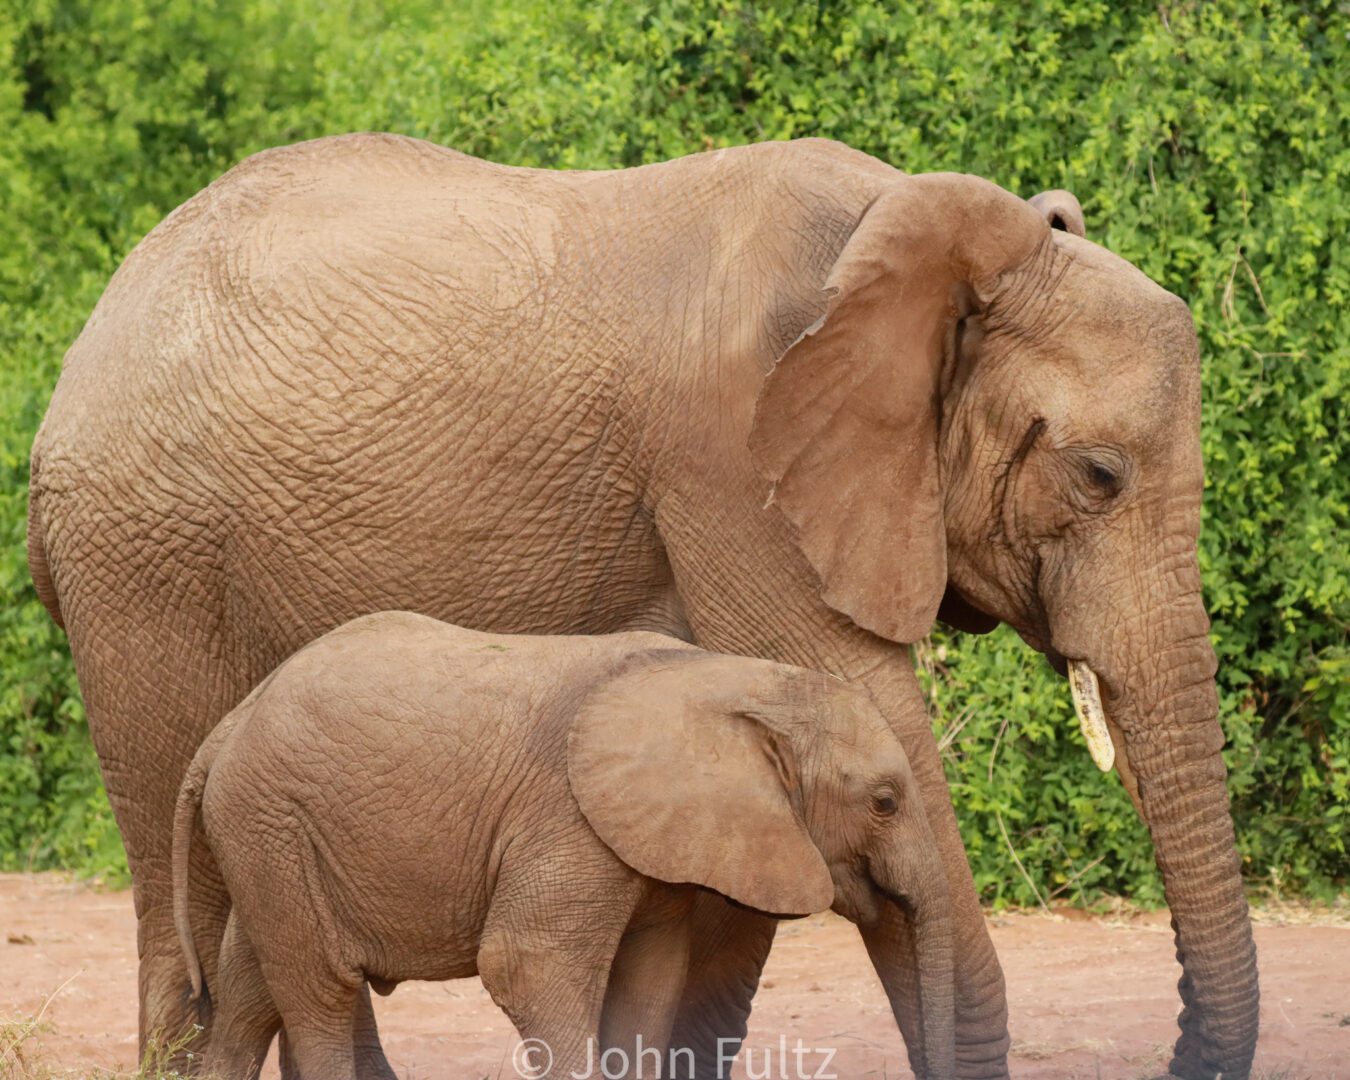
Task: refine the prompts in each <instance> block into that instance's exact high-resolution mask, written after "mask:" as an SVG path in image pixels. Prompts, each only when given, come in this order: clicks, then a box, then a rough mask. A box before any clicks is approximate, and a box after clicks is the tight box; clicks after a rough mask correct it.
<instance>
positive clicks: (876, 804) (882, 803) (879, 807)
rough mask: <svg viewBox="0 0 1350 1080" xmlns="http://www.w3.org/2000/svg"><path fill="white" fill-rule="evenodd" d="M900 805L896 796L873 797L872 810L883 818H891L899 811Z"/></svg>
mask: <svg viewBox="0 0 1350 1080" xmlns="http://www.w3.org/2000/svg"><path fill="white" fill-rule="evenodd" d="M899 808H900V807H899V804H898V803H896V801H895V796H894V795H873V796H872V810H873V812H874V813H877V814H880V815H881V816H882V817H890V816H891V815H892V814H894V813H895V812H896V810H898V809H899Z"/></svg>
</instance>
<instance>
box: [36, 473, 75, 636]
mask: <svg viewBox="0 0 1350 1080" xmlns="http://www.w3.org/2000/svg"><path fill="white" fill-rule="evenodd" d="M41 500H42V488H41V485H40V484H39V482H38V457H37V455H36V454H34V455H33V460H32V463H31V464H30V466H29V480H28V576H29V577H31V578H32V579H33V587H34V588H35V589H36V590H37V594H38V599H39V600H41V601H42V606H43V607H45V608H46V609H47V614H49V615H50V616H51V617H52V621H53V622H54V623H56V625H57V626H59V627H60V628H61V629H62V630H64V629H65V628H66V620H65V619H64V617H62V615H61V602H60V601H59V600H58V599H57V596H56V584H55V582H53V581H52V571H51V567H50V566H49V565H48V564H47V541H46V537H45V536H44V535H43V526H42V506H41Z"/></svg>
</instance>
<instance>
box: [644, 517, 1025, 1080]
mask: <svg viewBox="0 0 1350 1080" xmlns="http://www.w3.org/2000/svg"><path fill="white" fill-rule="evenodd" d="M701 505H702V503H701V502H699V503H695V502H693V501H691V502H689V503H686V502H685V501H684V500H683V499H681V498H672V499H671V500H670V502H669V503H668V504H667V507H666V508H664V510H663V513H662V514H660V515H658V525H659V526H660V528H661V533H662V536H663V539H664V540H665V542H666V546H667V552H668V554H669V556H670V561H671V566H672V568H673V570H674V572H675V580H676V586H677V588H678V590H679V594H680V598H681V600H682V602H683V604H684V609H685V612H686V615H687V618H688V622H689V626H690V628H691V630H692V636H693V639H694V641H695V643H696V644H698V645H700V646H702V647H704V648H707V649H715V650H718V651H721V652H728V653H738V654H741V655H746V656H760V657H764V658H765V659H769V660H776V661H779V662H781V663H788V664H798V665H800V666H802V667H807V668H813V669H815V670H818V671H827V672H830V673H832V674H835V675H838V676H840V677H841V678H845V679H852V680H856V681H858V682H862V683H864V684H865V685H866V686H867V687H868V689H869V690H870V691H871V693H872V696H873V697H874V699H875V700H876V703H877V705H878V706H879V707H880V708H881V710H882V712H883V713H884V714H885V715H886V717H887V718H888V719H889V720H890V722H891V725H892V727H893V728H894V729H895V731H896V732H897V734H898V735H899V737H900V739H901V741H902V742H903V743H904V747H905V751H906V753H907V754H908V756H909V760H910V764H911V766H912V767H913V770H914V775H915V777H916V779H917V780H918V782H919V785H920V788H921V789H922V791H923V798H924V806H925V809H926V811H927V814H928V819H929V822H930V824H931V826H932V830H933V835H934V837H935V839H936V841H937V844H938V847H939V849H940V852H941V855H942V861H943V865H944V867H945V868H946V871H947V880H948V885H949V890H950V894H951V901H952V908H953V926H952V930H953V935H954V937H955V941H956V950H957V951H956V957H955V966H956V1050H957V1074H958V1075H959V1076H961V1077H964V1078H996V1077H1004V1076H1007V1075H1008V1062H1007V1057H1008V1045H1009V1039H1008V1006H1007V998H1006V995H1005V990H1004V984H1003V971H1002V968H1001V967H1000V966H999V962H998V957H997V955H996V954H995V952H994V945H993V942H992V941H991V940H990V937H989V930H988V927H987V926H986V925H985V921H984V914H983V912H981V910H980V905H979V898H978V896H977V895H976V892H975V883H974V879H973V877H972V876H971V872H970V864H969V863H968V862H967V860H966V852H965V846H964V844H963V843H962V841H961V834H960V831H959V829H958V828H957V824H956V815H955V813H954V812H953V809H952V801H951V794H950V792H949V791H948V789H947V781H946V777H945V776H944V775H943V770H942V762H941V760H940V758H939V755H938V750H937V742H936V740H935V739H934V738H933V732H932V726H931V722H930V720H929V717H928V710H927V707H926V705H925V703H924V700H923V694H922V692H921V691H920V689H919V684H918V679H917V677H916V676H915V674H914V668H913V663H912V661H911V659H910V657H909V651H908V649H907V648H906V647H905V646H902V645H896V644H894V643H891V642H888V641H885V640H883V639H881V638H878V637H876V636H875V635H872V634H869V633H868V632H866V631H864V630H862V629H860V628H859V627H857V626H856V625H854V624H853V623H852V622H850V621H849V620H848V619H847V618H846V617H844V616H843V615H841V614H839V613H838V612H835V611H832V610H831V609H829V608H828V607H826V606H825V604H824V603H823V602H822V601H821V600H820V597H819V584H818V582H817V580H816V578H815V576H814V574H813V572H812V571H811V569H810V568H809V567H808V566H807V565H806V563H805V561H804V560H803V559H802V557H801V555H800V554H799V553H798V552H797V550H796V549H795V547H793V546H792V544H791V541H790V539H789V538H788V537H787V536H786V533H785V531H784V528H785V527H780V525H781V523H779V524H774V523H773V522H772V520H771V519H766V517H765V515H762V514H760V513H759V512H758V507H757V506H756V507H754V508H749V507H747V508H743V509H742V510H741V511H740V512H736V511H731V512H726V511H723V512H722V513H721V514H720V516H719V517H718V518H717V519H716V521H715V523H712V522H710V521H709V514H708V513H706V512H702V510H701ZM882 929H883V932H885V933H887V934H888V936H889V938H890V943H889V945H888V946H886V948H884V949H882V950H881V951H882V952H885V953H889V954H890V955H892V956H895V957H897V961H896V962H897V964H899V963H900V962H901V961H902V960H903V958H904V956H905V955H907V954H908V949H907V948H906V943H907V941H908V935H907V928H905V927H902V926H890V927H883V928H882ZM770 936H771V930H768V928H766V934H765V941H766V950H765V951H767V940H768V938H769V937H770ZM874 959H875V951H874ZM762 964H763V956H762V955H760V956H758V957H756V956H755V955H754V954H753V951H750V950H747V951H746V953H745V955H744V956H743V957H742V958H741V959H740V961H739V963H738V965H737V966H738V969H739V970H738V978H739V980H740V982H741V985H742V986H744V987H746V988H747V989H748V992H749V993H753V989H754V986H755V985H756V984H757V982H758V978H759V969H760V967H761V966H762ZM879 973H880V971H879ZM903 974H904V976H905V978H903V979H902V980H901V982H902V983H903V984H904V986H905V987H907V990H908V992H904V991H903V990H902V991H901V992H899V993H896V994H893V995H892V1000H891V1004H892V1007H893V1009H894V1011H895V1013H896V1018H897V1021H898V1022H899V1024H900V1027H901V1030H902V1032H903V1034H904V1037H905V1044H906V1048H907V1050H908V1051H909V1054H910V1057H911V1061H912V1062H913V1063H914V1064H915V1066H916V1067H917V1066H919V1065H921V1061H922V1059H921V1058H919V1057H918V1051H919V1048H920V1047H921V1046H922V1039H923V1036H922V1024H921V1019H920V1015H919V1010H918V1005H917V1002H918V998H919V989H918V972H917V971H915V970H913V969H912V965H911V967H910V970H908V971H906V972H904V973H903ZM883 978H884V975H883ZM748 1011H749V999H748V997H747V998H746V1012H747V1013H748ZM742 1030H743V1029H742ZM920 1075H922V1073H921V1072H920Z"/></svg>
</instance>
